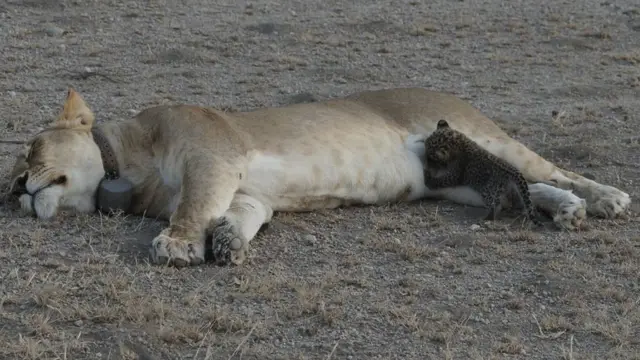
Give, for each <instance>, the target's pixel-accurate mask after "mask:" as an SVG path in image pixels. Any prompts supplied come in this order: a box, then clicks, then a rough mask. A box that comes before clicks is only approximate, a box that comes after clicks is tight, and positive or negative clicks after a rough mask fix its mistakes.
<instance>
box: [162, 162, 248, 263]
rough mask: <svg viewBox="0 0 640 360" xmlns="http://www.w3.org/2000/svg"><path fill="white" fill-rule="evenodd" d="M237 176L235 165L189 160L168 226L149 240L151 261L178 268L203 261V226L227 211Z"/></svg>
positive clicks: (235, 187) (238, 172)
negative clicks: (150, 242)
mask: <svg viewBox="0 0 640 360" xmlns="http://www.w3.org/2000/svg"><path fill="white" fill-rule="evenodd" d="M240 177H241V172H240V171H239V169H237V168H236V166H233V165H228V164H220V163H213V162H212V161H211V160H208V159H206V157H203V158H200V159H197V158H196V159H194V158H191V159H189V160H188V161H187V162H186V164H185V166H184V173H183V176H182V184H181V190H180V200H179V202H178V206H177V208H176V210H175V211H174V213H173V214H172V215H171V218H170V219H169V226H168V227H167V228H166V229H164V230H162V232H161V233H160V235H158V236H157V237H156V238H155V239H153V242H152V246H151V258H152V261H153V262H154V263H157V264H167V263H168V264H173V265H175V266H179V267H182V266H187V265H197V264H199V263H201V262H203V261H204V251H205V231H206V229H207V226H208V224H209V222H210V221H211V220H212V219H214V220H215V219H218V218H220V217H221V216H222V215H223V214H224V213H225V211H227V209H228V208H229V205H230V204H231V200H232V199H233V196H234V194H235V192H236V190H237V189H238V186H239V182H240V180H239V179H240Z"/></svg>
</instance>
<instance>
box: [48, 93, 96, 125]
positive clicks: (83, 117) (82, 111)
mask: <svg viewBox="0 0 640 360" xmlns="http://www.w3.org/2000/svg"><path fill="white" fill-rule="evenodd" d="M94 120H95V116H94V115H93V112H92V111H91V109H89V107H88V106H87V104H86V103H85V102H84V100H83V99H82V97H81V96H80V94H78V93H77V92H76V91H75V90H74V89H73V88H69V91H68V92H67V99H66V100H65V102H64V106H63V108H62V112H61V113H60V115H58V118H57V119H56V120H55V121H54V122H53V126H55V127H63V128H69V129H87V130H88V129H91V126H93V121H94Z"/></svg>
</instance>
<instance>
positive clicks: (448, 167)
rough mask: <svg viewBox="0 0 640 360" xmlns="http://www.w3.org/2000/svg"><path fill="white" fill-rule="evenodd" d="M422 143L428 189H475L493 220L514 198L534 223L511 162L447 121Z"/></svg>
mask: <svg viewBox="0 0 640 360" xmlns="http://www.w3.org/2000/svg"><path fill="white" fill-rule="evenodd" d="M424 144H425V160H424V183H425V185H426V186H427V187H429V188H430V189H433V190H436V189H440V188H446V187H468V188H470V189H471V190H473V191H475V192H477V193H478V194H479V195H480V196H481V197H482V200H483V203H484V206H485V207H486V208H488V209H489V214H488V215H487V217H486V220H495V219H496V217H497V216H498V214H499V213H500V210H501V209H502V207H503V205H504V204H506V203H508V202H512V204H513V200H516V201H517V202H518V203H519V205H520V206H521V207H522V208H524V212H525V215H526V216H527V218H528V219H529V221H531V222H532V223H534V224H535V225H538V226H541V225H542V224H541V223H540V222H539V221H538V220H537V219H536V217H537V216H538V213H537V211H536V210H535V209H534V206H533V203H532V202H531V196H530V194H529V186H528V185H527V181H526V180H525V178H524V176H523V175H522V173H521V172H520V171H519V170H518V169H516V168H515V167H514V166H513V165H511V164H509V163H507V162H506V161H504V160H502V159H500V158H498V157H497V156H495V155H493V154H492V153H490V152H489V151H487V150H485V149H483V148H482V147H480V145H478V144H477V143H475V142H474V141H473V140H471V139H470V138H469V137H467V136H466V135H464V134H463V133H461V132H459V131H457V130H454V129H452V128H451V127H450V126H449V124H448V123H447V121H446V120H440V121H438V125H437V129H436V130H435V131H434V132H433V134H431V135H430V136H429V137H427V138H426V139H425V141H424Z"/></svg>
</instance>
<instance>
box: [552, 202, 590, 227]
mask: <svg viewBox="0 0 640 360" xmlns="http://www.w3.org/2000/svg"><path fill="white" fill-rule="evenodd" d="M571 195H573V194H571ZM586 207H587V202H586V201H585V200H584V199H581V198H579V197H577V196H575V195H573V196H572V197H571V199H567V200H565V201H563V202H561V203H560V205H558V210H557V211H556V213H555V214H554V215H553V222H554V223H555V224H556V225H557V226H559V227H560V228H563V229H567V230H577V229H579V228H580V225H582V222H583V221H584V219H586V217H587V209H586Z"/></svg>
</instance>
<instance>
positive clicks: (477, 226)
mask: <svg viewBox="0 0 640 360" xmlns="http://www.w3.org/2000/svg"><path fill="white" fill-rule="evenodd" d="M471 230H473V231H476V230H480V225H478V224H473V225H471Z"/></svg>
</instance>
